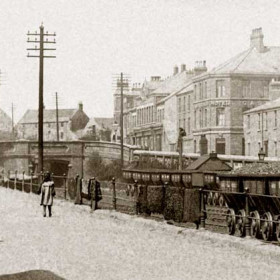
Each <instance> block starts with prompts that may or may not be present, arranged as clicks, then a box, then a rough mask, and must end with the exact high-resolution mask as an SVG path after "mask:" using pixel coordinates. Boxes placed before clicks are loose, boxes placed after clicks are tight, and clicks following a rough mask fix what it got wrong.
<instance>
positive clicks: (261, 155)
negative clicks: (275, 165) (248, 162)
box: [258, 147, 265, 162]
mask: <svg viewBox="0 0 280 280" xmlns="http://www.w3.org/2000/svg"><path fill="white" fill-rule="evenodd" d="M258 156H259V162H264V158H265V152H264V150H263V148H262V147H261V149H260V151H259V153H258Z"/></svg>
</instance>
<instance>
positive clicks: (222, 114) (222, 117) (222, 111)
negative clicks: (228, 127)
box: [216, 108, 225, 126]
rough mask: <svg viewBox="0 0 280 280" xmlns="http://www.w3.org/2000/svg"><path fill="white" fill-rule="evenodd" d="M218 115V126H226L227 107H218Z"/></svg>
mask: <svg viewBox="0 0 280 280" xmlns="http://www.w3.org/2000/svg"><path fill="white" fill-rule="evenodd" d="M216 117H217V120H216V124H217V126H224V125H225V109H224V108H217V109H216Z"/></svg>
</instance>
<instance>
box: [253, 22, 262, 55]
mask: <svg viewBox="0 0 280 280" xmlns="http://www.w3.org/2000/svg"><path fill="white" fill-rule="evenodd" d="M263 37H264V36H263V33H262V28H261V27H260V28H255V29H253V30H252V34H251V36H250V47H251V48H256V50H257V51H258V52H264V45H263Z"/></svg>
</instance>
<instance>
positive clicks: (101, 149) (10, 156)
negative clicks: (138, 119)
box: [0, 141, 135, 176]
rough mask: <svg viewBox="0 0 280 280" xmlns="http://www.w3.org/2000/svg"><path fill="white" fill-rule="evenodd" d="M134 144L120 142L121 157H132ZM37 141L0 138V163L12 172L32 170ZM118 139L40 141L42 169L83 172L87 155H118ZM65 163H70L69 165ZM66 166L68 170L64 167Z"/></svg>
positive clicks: (106, 157)
mask: <svg viewBox="0 0 280 280" xmlns="http://www.w3.org/2000/svg"><path fill="white" fill-rule="evenodd" d="M134 149H135V146H128V145H124V161H125V162H129V161H130V160H131V159H132V156H133V151H134ZM37 155H38V143H37V142H35V141H5V142H0V166H1V168H3V169H4V170H5V171H8V170H10V171H11V172H14V171H15V170H18V171H19V172H22V171H25V172H26V173H28V172H29V171H30V168H31V165H32V166H33V171H35V170H36V166H37V162H38V156H37ZM120 155H121V150H120V144H119V143H112V142H97V141H64V142H62V141H60V142H44V166H45V169H47V170H50V171H51V172H54V173H55V174H57V175H62V174H63V173H66V174H67V173H68V176H74V175H76V174H79V175H80V176H86V174H85V165H86V162H87V160H88V159H89V158H92V157H98V156H100V157H101V158H102V159H103V160H105V161H107V162H108V161H112V160H118V159H120ZM69 164H71V165H72V167H71V168H70V169H69V168H68V167H69ZM68 169H69V170H68Z"/></svg>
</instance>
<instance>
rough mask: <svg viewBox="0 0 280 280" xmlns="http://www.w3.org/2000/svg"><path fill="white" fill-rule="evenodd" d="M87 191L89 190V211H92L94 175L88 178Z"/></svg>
mask: <svg viewBox="0 0 280 280" xmlns="http://www.w3.org/2000/svg"><path fill="white" fill-rule="evenodd" d="M89 186H90V188H89V190H88V191H89V192H90V211H91V212H93V210H95V207H93V200H94V199H95V191H96V189H95V177H92V178H91V179H89Z"/></svg>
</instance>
